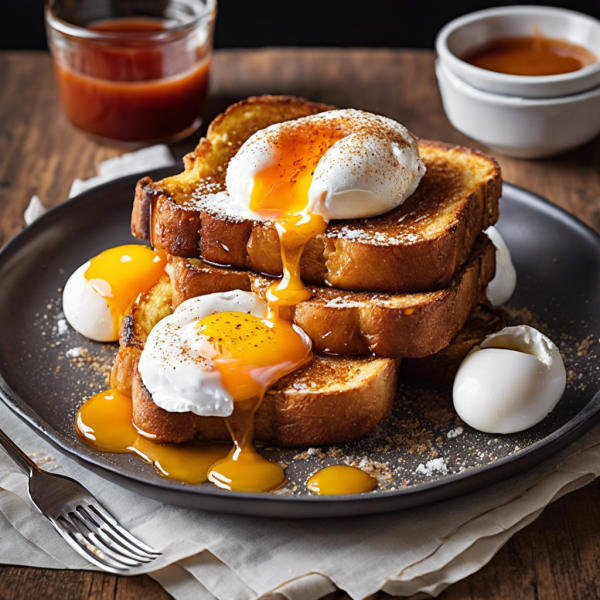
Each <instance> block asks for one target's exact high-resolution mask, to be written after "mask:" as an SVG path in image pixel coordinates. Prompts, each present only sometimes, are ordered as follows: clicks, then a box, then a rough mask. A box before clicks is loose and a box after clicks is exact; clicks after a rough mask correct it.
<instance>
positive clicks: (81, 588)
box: [0, 49, 600, 600]
mask: <svg viewBox="0 0 600 600" xmlns="http://www.w3.org/2000/svg"><path fill="white" fill-rule="evenodd" d="M0 82H2V85H0V245H2V244H4V243H5V242H6V240H8V239H10V237H11V236H13V235H15V234H16V233H17V232H18V231H19V230H20V229H21V228H22V227H23V225H24V224H23V211H24V210H25V208H26V206H27V204H28V203H29V200H30V199H31V196H32V194H34V193H36V194H38V195H39V196H40V198H41V199H42V201H43V202H44V203H45V204H47V205H54V204H58V203H59V202H61V201H63V200H64V199H65V198H66V197H67V194H68V191H69V188H70V186H71V182H72V180H73V179H74V178H75V177H80V178H87V177H91V176H93V175H95V174H96V169H97V167H98V163H100V162H101V161H102V160H105V159H107V158H109V157H112V156H116V155H118V154H121V153H122V152H123V151H124V150H123V149H119V148H116V147H108V146H100V145H98V144H97V143H95V142H93V141H91V140H90V139H89V138H87V137H86V136H85V135H84V134H82V133H80V132H78V131H76V130H75V129H73V128H72V127H71V126H70V125H69V123H68V122H67V120H66V118H65V117H64V115H63V114H62V112H61V109H60V107H59V104H58V100H57V97H56V91H55V87H54V82H53V80H52V73H51V65H50V59H49V57H48V56H47V55H46V54H42V53H26V52H18V53H7V54H0ZM262 93H283V94H294V95H301V96H305V97H307V98H310V99H312V100H318V101H322V102H328V103H331V104H335V105H337V106H341V107H354V108H361V109H367V110H373V111H378V112H381V113H384V114H386V115H388V116H390V117H392V118H394V119H397V120H398V121H400V122H402V123H404V124H405V125H406V126H408V127H409V128H410V129H411V130H412V131H414V132H415V133H417V134H418V135H419V136H421V137H424V138H431V139H439V140H444V141H446V142H454V143H459V144H464V145H470V146H475V147H478V144H476V143H475V142H473V141H471V140H469V139H468V138H466V137H464V136H463V135H461V134H460V133H458V132H457V131H455V130H454V129H453V128H452V126H451V125H450V123H449V122H448V120H447V119H446V117H445V115H444V112H443V110H442V105H441V102H440V97H439V94H438V91H437V86H436V82H435V76H434V72H433V57H432V54H431V52H428V51H411V50H295V49H285V50H282V49H267V50H259V51H243V50H235V51H222V52H218V53H217V54H216V56H215V59H214V66H213V78H212V97H211V98H212V99H211V104H210V107H209V118H212V117H213V116H215V115H216V114H217V113H218V112H220V111H221V110H222V109H223V108H224V107H226V106H227V105H229V104H230V103H232V102H233V101H236V100H239V99H241V98H245V97H246V96H250V95H253V94H262ZM196 138H197V136H194V137H193V138H190V139H188V140H184V141H183V142H180V143H179V144H177V145H175V146H174V147H173V150H174V152H175V154H176V155H177V156H178V157H180V156H182V155H183V154H184V153H185V152H186V151H188V150H190V149H191V148H192V147H193V146H194V145H195V142H196ZM497 158H498V160H499V162H500V164H501V166H502V170H503V174H504V178H505V179H506V180H507V181H510V182H513V183H516V184H518V185H521V186H524V187H526V188H528V189H530V190H532V191H534V192H537V193H539V194H541V195H543V196H545V197H547V198H549V199H550V200H552V201H553V202H555V203H556V204H559V205H560V206H562V207H564V208H566V209H567V210H569V211H571V212H572V213H574V214H576V215H577V216H578V217H580V218H581V219H583V220H584V221H585V222H586V223H588V224H589V225H591V226H592V227H594V228H595V229H596V230H600V226H599V225H600V221H599V210H600V139H596V140H595V141H594V142H591V143H590V144H588V145H586V146H585V147H583V148H580V149H579V150H576V151H574V152H570V153H568V154H566V155H564V156H562V157H560V158H556V159H551V160H543V161H524V160H512V159H508V158H504V157H497ZM599 501H600V480H597V481H596V482H594V483H592V484H590V485H589V486H587V487H586V488H584V489H582V490H580V491H577V492H575V493H572V494H570V495H568V496H566V497H564V498H563V499H561V500H559V501H558V502H556V503H555V504H553V505H551V506H550V507H549V508H548V509H546V510H545V511H544V513H543V514H542V516H541V517H540V518H539V519H538V520H537V521H535V522H534V523H533V524H532V525H530V526H529V527H527V528H526V529H525V530H523V531H521V532H519V533H517V534H516V535H515V536H514V537H513V538H512V539H511V540H510V542H509V543H508V544H507V545H506V546H504V548H502V550H501V551H500V552H499V553H498V554H497V555H496V556H495V557H494V558H493V560H492V561H491V562H490V564H489V565H487V566H486V567H484V568H483V569H481V570H480V571H479V572H478V573H476V574H474V575H472V576H471V577H469V578H468V579H466V580H463V581H460V582H458V583H456V584H455V585H453V586H452V587H450V588H449V589H448V590H446V591H445V592H444V593H443V594H442V595H441V596H440V598H443V599H445V600H450V599H452V600H458V599H467V598H493V599H512V598H518V599H531V600H534V599H535V600H537V599H540V600H551V599H556V600H558V599H561V600H562V599H565V598H569V599H571V598H586V599H587V598H590V599H591V598H600V554H599V553H598V547H599V546H600V502H599ZM0 535H1V532H0ZM41 590H43V592H41ZM42 597H43V598H45V599H48V600H50V599H52V600H54V599H56V600H59V599H60V600H63V599H66V598H68V599H69V600H77V599H80V598H81V599H83V598H93V599H108V598H110V599H116V600H134V599H141V598H143V599H144V600H158V599H164V598H168V594H166V592H164V590H163V589H162V588H161V587H160V586H159V585H158V584H156V583H155V582H154V581H153V580H151V579H150V578H149V577H147V576H141V577H132V578H126V577H115V576H112V575H107V574H100V573H91V572H84V571H68V572H64V571H50V570H40V569H29V568H17V567H2V568H0V599H2V600H13V599H19V600H21V599H28V598H42ZM377 597H378V598H383V597H387V596H386V595H385V594H379V595H378V596H377ZM334 598H335V599H336V600H339V599H342V598H347V596H345V595H344V594H342V593H339V594H333V595H331V596H329V600H333V599H334Z"/></svg>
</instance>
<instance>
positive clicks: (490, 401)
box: [452, 325, 567, 433]
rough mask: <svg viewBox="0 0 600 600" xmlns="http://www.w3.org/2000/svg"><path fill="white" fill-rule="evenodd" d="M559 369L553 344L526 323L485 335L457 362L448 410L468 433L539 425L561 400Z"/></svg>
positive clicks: (563, 383) (561, 365)
mask: <svg viewBox="0 0 600 600" xmlns="http://www.w3.org/2000/svg"><path fill="white" fill-rule="evenodd" d="M566 381H567V379H566V372H565V366H564V363H563V360H562V357H561V355H560V352H559V351H558V348H557V347H556V346H555V344H554V343H553V342H552V341H551V340H550V339H548V338H547V337H546V336H545V335H543V334H542V333H540V332H539V331H538V330H537V329H534V328H533V327H529V326H527V325H519V326H518V327H505V328H504V329H503V330H502V331H499V332H498V333H494V334H492V335H490V336H488V337H487V338H486V339H485V340H484V341H483V342H482V343H481V345H480V346H476V347H475V348H474V349H473V350H472V351H471V352H470V353H469V354H468V355H467V356H466V357H465V359H464V360H463V362H462V364H461V365H460V367H459V369H458V372H457V374H456V377H455V379H454V387H453V391H452V395H453V400H454V408H455V409H456V412H457V413H458V415H459V416H460V418H461V419H462V420H463V421H464V422H465V423H467V425H470V426H471V427H473V428H474V429H478V430H479V431H484V432H486V433H515V432H517V431H523V430H525V429H529V428H530V427H533V426H534V425H536V424H537V423H539V422H540V421H542V420H543V419H544V418H545V417H546V416H547V415H548V414H549V413H550V411H552V409H553V408H554V407H555V406H556V404H557V403H558V401H559V400H560V399H561V397H562V394H563V392H564V389H565V386H566Z"/></svg>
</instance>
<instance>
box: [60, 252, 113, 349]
mask: <svg viewBox="0 0 600 600" xmlns="http://www.w3.org/2000/svg"><path fill="white" fill-rule="evenodd" d="M89 266H90V263H89V262H86V263H85V264H83V265H81V266H80V267H79V268H78V269H77V270H76V271H75V272H74V273H73V274H72V275H71V277H69V279H68V281H67V284H66V285H65V289H64V291H63V312H64V313H65V317H66V319H67V321H68V322H69V325H71V327H72V328H73V329H75V331H77V332H79V333H80V334H81V335H84V336H85V337H87V338H89V339H91V340H95V341H97V342H115V341H116V340H118V339H119V332H118V329H117V328H116V327H115V325H114V321H113V317H112V314H111V312H110V308H109V306H108V304H107V303H106V300H104V298H103V297H102V296H100V295H99V294H98V293H97V292H96V291H95V290H94V288H93V286H92V285H91V283H90V282H89V281H88V280H87V279H86V278H85V272H86V271H87V269H88V267H89Z"/></svg>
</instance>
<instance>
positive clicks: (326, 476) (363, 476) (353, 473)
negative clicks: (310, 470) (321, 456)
mask: <svg viewBox="0 0 600 600" xmlns="http://www.w3.org/2000/svg"><path fill="white" fill-rule="evenodd" d="M306 487H307V488H308V489H309V490H310V491H311V492H312V493H313V494H318V495H322V496H337V495H340V494H362V493H365V492H371V491H373V490H374V489H375V488H376V487H377V480H376V479H375V478H374V477H371V475H369V474H368V473H365V472H364V471H363V470H361V469H358V468H357V467H350V466H348V465H333V466H331V467H325V468H324V469H321V470H320V471H317V472H316V473H315V474H314V475H313V476H312V477H311V478H310V479H309V480H308V483H307V484H306Z"/></svg>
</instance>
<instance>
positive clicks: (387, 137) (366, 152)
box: [226, 109, 426, 221]
mask: <svg viewBox="0 0 600 600" xmlns="http://www.w3.org/2000/svg"><path fill="white" fill-rule="evenodd" d="M332 120H338V121H339V120H341V122H342V123H344V125H343V126H344V127H345V129H346V130H347V131H348V135H346V136H345V137H343V138H342V139H340V140H338V141H337V142H336V143H335V144H333V146H331V148H329V150H327V152H325V154H324V155H323V156H322V157H321V159H320V160H319V163H318V165H317V167H316V169H315V172H314V176H313V180H312V183H311V186H310V188H309V192H308V206H307V210H308V211H309V212H312V213H314V214H319V215H321V216H322V217H323V218H324V219H325V220H326V221H330V220H331V219H362V218H368V217H374V216H376V215H380V214H383V213H385V212H388V211H390V210H392V209H393V208H395V207H396V206H399V205H400V204H402V203H403V202H404V201H405V200H406V199H407V198H408V197H409V196H410V195H412V194H413V192H414V191H415V189H416V188H417V186H418V185H419V182H420V181H421V178H422V177H423V175H424V174H425V170H426V169H425V165H424V164H423V162H422V161H421V159H420V157H419V150H418V148H417V143H416V141H415V139H414V138H413V137H412V136H411V135H410V133H409V131H408V130H407V129H406V127H404V126H403V125H401V124H400V123H397V122H396V121H393V120H391V119H388V118H386V117H381V116H378V115H374V114H371V113H367V112H363V111H360V110H353V109H346V110H334V111H328V112H324V113H320V114H317V115H311V116H308V117H303V118H301V119H296V120H294V121H286V122H284V123H277V124H275V125H271V126H270V127H267V128H266V129H262V130H260V131H258V132H256V133H255V134H254V135H252V136H251V137H250V138H249V139H248V140H247V141H246V142H245V143H244V145H243V146H242V147H241V148H240V149H239V150H238V152H237V153H236V155H235V156H234V157H233V158H232V159H231V162H230V163H229V167H228V169H227V178H226V185H227V192H228V194H229V196H230V198H231V204H232V206H235V207H236V208H237V210H238V211H239V213H240V214H241V215H243V216H245V217H246V218H251V219H254V220H264V219H263V217H261V215H259V214H258V213H256V212H254V211H252V210H250V197H251V194H252V189H253V186H254V177H255V176H256V175H257V173H259V172H260V171H261V170H263V169H265V168H266V167H268V166H271V165H273V164H275V163H276V161H277V155H276V153H275V145H274V143H275V142H276V141H277V139H278V138H279V137H280V136H283V135H286V134H289V132H290V131H293V130H295V129H298V128H301V127H303V126H306V127H307V128H309V127H310V128H314V127H319V126H320V125H321V126H327V124H328V123H329V122H331V121H332Z"/></svg>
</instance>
